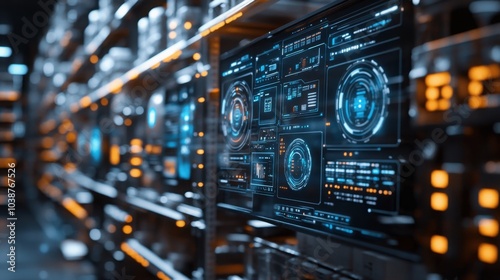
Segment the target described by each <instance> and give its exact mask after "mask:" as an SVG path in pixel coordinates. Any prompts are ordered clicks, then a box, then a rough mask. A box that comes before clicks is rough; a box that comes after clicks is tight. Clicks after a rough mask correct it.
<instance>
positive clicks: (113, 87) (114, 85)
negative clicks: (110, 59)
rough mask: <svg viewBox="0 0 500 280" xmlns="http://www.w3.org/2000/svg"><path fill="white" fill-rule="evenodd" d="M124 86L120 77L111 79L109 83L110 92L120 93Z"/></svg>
mask: <svg viewBox="0 0 500 280" xmlns="http://www.w3.org/2000/svg"><path fill="white" fill-rule="evenodd" d="M122 87H123V82H122V80H120V79H119V78H118V79H115V80H113V81H111V83H110V84H109V85H108V90H109V92H110V93H114V94H117V93H120V91H121V90H122Z"/></svg>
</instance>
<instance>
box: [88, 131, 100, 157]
mask: <svg viewBox="0 0 500 280" xmlns="http://www.w3.org/2000/svg"><path fill="white" fill-rule="evenodd" d="M101 146H102V136H101V131H99V128H98V127H94V128H93V129H92V132H91V134H90V157H91V158H92V163H94V164H99V163H101V159H102V153H101Z"/></svg>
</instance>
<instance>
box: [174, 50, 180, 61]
mask: <svg viewBox="0 0 500 280" xmlns="http://www.w3.org/2000/svg"><path fill="white" fill-rule="evenodd" d="M181 54H182V51H181V50H178V51H176V52H175V53H174V54H173V56H172V59H178V58H179V57H180V56H181Z"/></svg>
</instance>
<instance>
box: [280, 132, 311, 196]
mask: <svg viewBox="0 0 500 280" xmlns="http://www.w3.org/2000/svg"><path fill="white" fill-rule="evenodd" d="M311 165H312V160H311V151H310V150H309V146H308V145H307V143H306V142H305V141H304V140H303V139H301V138H297V139H295V140H293V141H292V143H291V144H290V145H289V146H288V148H287V149H286V152H285V178H286V181H287V183H288V185H289V186H290V188H291V189H292V190H294V191H298V190H300V189H303V188H304V187H306V186H307V183H308V182H309V178H310V176H311Z"/></svg>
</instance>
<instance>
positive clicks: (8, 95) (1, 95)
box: [0, 90, 21, 101]
mask: <svg viewBox="0 0 500 280" xmlns="http://www.w3.org/2000/svg"><path fill="white" fill-rule="evenodd" d="M20 96H21V94H20V93H19V92H17V91H13V90H10V91H0V101H16V100H18V99H19V97H20Z"/></svg>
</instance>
